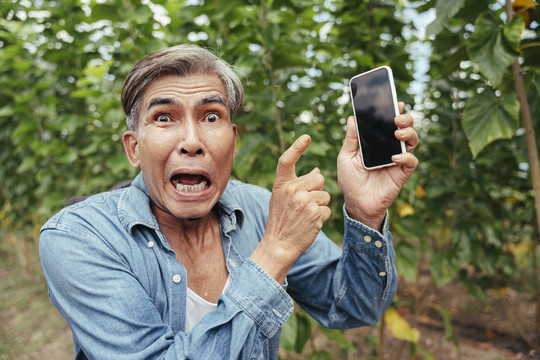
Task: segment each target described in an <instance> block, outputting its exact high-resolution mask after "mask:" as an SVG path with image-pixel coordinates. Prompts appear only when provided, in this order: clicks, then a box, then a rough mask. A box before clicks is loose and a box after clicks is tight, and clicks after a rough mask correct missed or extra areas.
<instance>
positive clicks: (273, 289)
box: [223, 259, 294, 337]
mask: <svg viewBox="0 0 540 360" xmlns="http://www.w3.org/2000/svg"><path fill="white" fill-rule="evenodd" d="M247 289H249V290H247ZM223 296H224V297H227V298H228V299H230V300H231V301H233V302H234V303H235V304H237V305H238V306H239V307H240V308H241V309H242V310H243V311H244V312H245V313H246V314H247V315H248V316H249V317H250V318H251V319H253V321H254V322H255V323H256V324H257V326H258V327H259V328H260V329H261V331H262V332H263V333H264V334H265V336H267V337H273V336H274V335H275V334H276V333H277V332H278V331H279V330H280V329H281V326H282V325H283V323H284V322H285V321H286V320H287V319H288V318H289V317H290V316H291V314H292V311H293V308H294V304H293V301H292V299H291V298H290V296H289V295H288V294H287V292H286V291H285V289H283V287H282V286H281V285H279V284H278V283H277V282H276V281H275V280H274V279H273V278H272V277H271V276H270V275H269V274H268V273H267V272H266V271H264V270H263V269H262V268H261V267H260V266H259V265H257V264H256V263H255V262H254V261H252V260H251V259H247V260H246V262H245V263H244V264H243V265H242V268H241V269H240V270H239V271H238V272H237V274H236V277H235V281H233V282H231V284H230V285H229V287H228V288H227V290H226V291H225V293H224V294H223Z"/></svg>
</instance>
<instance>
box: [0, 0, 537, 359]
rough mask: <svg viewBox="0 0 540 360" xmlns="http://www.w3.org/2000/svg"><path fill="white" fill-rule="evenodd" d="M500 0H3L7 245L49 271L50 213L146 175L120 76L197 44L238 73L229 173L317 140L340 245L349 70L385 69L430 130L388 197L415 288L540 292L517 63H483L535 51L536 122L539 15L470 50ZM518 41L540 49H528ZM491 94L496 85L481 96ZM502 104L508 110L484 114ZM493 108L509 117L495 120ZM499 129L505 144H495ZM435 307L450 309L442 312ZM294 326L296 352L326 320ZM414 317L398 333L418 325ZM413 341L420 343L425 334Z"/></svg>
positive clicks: (422, 128) (242, 174) (11, 254)
mask: <svg viewBox="0 0 540 360" xmlns="http://www.w3.org/2000/svg"><path fill="white" fill-rule="evenodd" d="M530 3H533V4H534V2H532V1H530ZM445 4H446V5H445ZM448 4H453V5H452V6H449V5H448ZM503 5H504V4H502V2H500V1H488V0H460V1H456V2H444V1H443V0H439V1H401V0H398V1H378V0H348V1H346V0H333V1H329V0H313V1H311V0H310V1H306V0H260V1H258V2H255V1H240V0H227V1H203V0H189V1H175V0H154V1H152V2H150V1H148V0H146V1H144V0H143V1H135V0H102V1H98V0H65V1H47V0H20V1H18V0H8V1H3V2H1V3H0V14H1V18H0V124H1V126H0V147H1V151H0V163H1V164H2V165H1V167H0V185H1V186H0V203H2V209H1V210H0V221H1V223H2V230H1V234H0V235H1V237H2V239H1V240H0V259H1V260H2V262H4V263H5V264H7V265H6V266H9V267H22V268H25V269H26V270H27V271H28V272H29V274H30V275H29V276H30V277H31V278H32V277H33V278H34V279H36V280H37V281H40V280H41V277H40V275H39V265H38V264H36V262H37V258H36V244H37V240H38V231H39V227H40V226H41V224H43V222H44V221H45V220H46V219H47V218H48V217H50V216H51V215H52V214H54V212H56V211H57V210H59V209H60V208H61V207H63V206H65V205H66V203H67V199H68V198H69V197H70V196H75V195H83V194H92V193H96V192H100V191H105V190H107V189H108V188H110V187H111V186H112V185H114V184H115V183H117V182H119V181H122V180H125V179H127V178H132V177H133V176H134V175H135V171H134V170H133V169H131V168H130V166H129V163H128V162H127V161H126V159H125V155H124V153H123V149H122V145H121V134H122V132H123V130H124V129H125V118H124V115H123V112H122V109H121V106H120V101H119V96H120V89H121V86H122V81H123V79H124V78H125V76H126V75H127V72H128V71H129V70H130V69H131V67H132V66H133V65H134V63H135V62H136V61H137V60H138V59H140V58H141V57H142V56H144V55H145V54H147V53H149V52H151V51H154V50H157V49H160V48H163V47H166V46H170V45H174V44H178V43H186V42H193V43H197V44H200V45H201V46H206V47H209V48H211V49H213V50H215V51H216V52H217V53H218V54H219V55H220V56H221V57H223V58H224V59H225V60H227V61H229V62H231V63H233V64H234V65H235V66H236V68H237V69H238V70H239V72H240V74H241V76H242V80H243V82H244V86H245V92H246V98H245V103H244V106H243V109H242V111H241V112H240V114H239V115H238V116H237V118H236V119H235V121H236V123H237V124H238V127H239V141H238V155H237V159H236V161H235V165H234V168H233V177H235V178H238V179H241V180H244V181H249V182H252V183H256V184H258V185H261V186H265V187H271V185H272V182H273V178H274V173H275V165H276V161H277V158H278V157H279V155H280V154H281V153H282V151H283V150H284V149H285V148H286V147H287V146H288V145H289V144H290V143H291V142H292V141H294V139H295V138H297V137H298V136H299V135H301V134H302V133H308V134H309V135H310V136H311V137H312V144H311V146H310V147H309V148H308V151H307V153H306V154H305V155H304V156H303V157H302V159H301V161H300V163H299V164H298V167H297V171H298V172H299V173H306V172H308V171H310V170H311V169H312V168H313V167H315V166H318V167H319V168H320V169H321V171H322V172H323V174H324V175H325V176H326V190H327V191H328V192H330V194H331V195H332V199H333V200H332V203H331V206H332V209H333V215H332V218H331V220H330V221H328V222H327V223H326V224H325V231H326V232H327V233H328V234H329V235H330V236H331V237H332V238H334V239H336V241H339V239H340V238H341V233H342V215H341V206H342V205H341V204H342V198H341V195H340V193H339V189H338V187H337V182H336V165H335V162H336V157H337V153H338V151H339V149H340V147H341V142H342V139H343V137H344V125H345V121H346V118H347V116H349V114H350V112H351V111H350V110H351V109H350V103H349V94H348V89H347V85H348V79H349V78H351V77H352V76H354V75H356V74H358V73H360V72H362V71H365V70H368V69H371V68H373V67H376V66H380V65H389V66H390V67H391V68H392V69H393V72H394V77H395V82H396V87H397V93H398V97H399V99H400V100H401V101H404V102H406V103H407V104H408V108H407V109H408V111H410V112H412V113H413V114H414V116H415V120H416V121H417V122H416V124H417V125H416V128H417V131H418V133H419V134H420V137H421V146H420V147H419V149H418V150H417V156H418V157H419V159H420V166H419V169H418V171H417V172H416V173H415V175H414V176H413V177H412V178H411V179H410V180H409V181H408V183H407V184H406V187H405V189H404V190H403V191H402V193H401V195H400V197H399V199H398V200H397V201H396V203H395V204H394V205H393V206H392V208H391V209H390V213H391V220H392V223H391V227H392V230H393V233H394V237H395V242H396V251H397V263H398V271H399V273H400V275H401V276H402V278H403V279H404V281H408V282H411V283H412V284H413V285H418V286H420V285H419V283H418V282H417V280H418V278H419V276H420V274H421V272H422V270H423V269H424V270H425V269H427V272H428V274H429V277H430V285H429V286H426V287H425V289H429V291H436V289H437V287H440V286H442V285H444V284H446V283H448V282H450V281H453V280H456V279H460V280H461V281H462V282H463V283H464V284H465V285H466V286H467V287H468V288H469V290H470V291H471V293H474V294H475V295H476V296H478V297H480V298H483V299H484V300H486V301H487V299H488V294H489V290H490V289H494V288H497V289H501V288H502V289H504V288H506V287H507V286H509V285H510V284H512V285H513V286H514V287H518V288H519V289H521V290H523V291H524V292H525V293H528V294H530V296H531V297H535V296H538V288H537V284H535V282H536V280H537V279H536V278H537V274H535V268H536V265H537V264H536V263H537V260H536V251H537V249H536V245H535V244H536V243H535V241H536V240H535V239H536V238H537V237H538V232H537V224H536V222H535V212H534V195H533V193H532V191H531V188H532V185H531V182H530V171H529V169H530V166H529V159H528V157H527V151H526V145H525V141H524V136H523V131H522V130H520V125H519V115H518V114H517V113H516V112H517V111H519V105H518V104H517V101H516V100H515V93H512V91H511V88H512V73H511V72H510V71H509V70H508V64H509V63H508V64H497V63H496V64H492V67H491V68H490V69H489V70H488V71H482V69H483V67H482V66H478V63H482V61H483V60H486V59H492V58H496V59H499V56H502V55H505V56H507V57H508V59H509V60H513V59H515V58H517V57H518V56H521V57H522V58H523V59H524V61H523V62H522V64H523V65H522V69H523V71H524V74H525V80H526V86H527V91H528V99H529V103H530V105H531V114H532V118H533V119H534V121H535V126H536V127H537V126H538V119H539V118H540V101H539V95H538V94H539V91H540V82H539V80H538V76H539V74H538V65H539V64H538V61H536V62H534V61H533V59H538V57H537V55H538V54H537V53H535V52H534V49H536V45H534V44H535V41H536V42H538V40H537V39H538V28H537V26H536V25H537V23H534V22H533V24H532V27H531V26H530V27H529V28H527V29H526V30H523V23H521V24H518V25H519V26H515V25H514V29H517V30H515V31H514V32H515V33H516V34H517V38H516V35H515V36H514V42H515V43H516V44H514V45H515V46H514V47H512V46H510V48H511V49H510V50H508V49H506V50H504V49H503V50H497V48H496V47H488V48H489V49H492V50H493V52H491V53H485V54H480V55H478V54H477V53H474V51H472V55H473V56H471V48H473V49H474V45H475V42H474V41H475V37H478V36H480V35H482V31H480V30H478V29H481V26H480V27H479V26H477V25H479V23H476V21H477V19H479V18H480V17H481V16H485V17H486V18H487V17H488V16H493V18H494V19H495V20H493V21H492V22H491V23H489V24H492V25H493V24H495V25H493V26H495V27H496V28H497V29H499V28H500V29H503V28H504V26H503V25H502V24H503V20H504V6H503ZM411 9H415V10H416V11H418V12H432V13H433V12H434V11H435V12H436V15H437V17H436V18H435V21H433V23H431V24H430V26H429V27H428V29H427V31H428V37H427V38H426V40H425V43H429V44H430V45H431V53H432V55H431V58H430V64H429V65H430V67H429V73H428V78H427V85H426V88H425V92H424V93H423V94H418V93H413V91H412V90H411V89H412V88H411V82H412V81H413V77H412V74H413V72H414V69H415V63H414V62H413V58H415V57H417V56H418V53H417V50H416V49H417V45H418V43H417V42H416V41H417V40H418V38H417V35H418V33H417V31H416V29H415V28H414V25H413V23H412V22H411V20H410V17H407V16H405V14H406V13H407V12H408V11H410V10H411ZM486 13H488V14H491V15H484V14H486ZM475 25H476V26H475ZM507 28H509V27H507ZM477 30H478V31H477ZM518 30H520V31H518ZM497 31H498V30H497ZM500 31H502V32H503V33H504V34H507V33H509V32H511V31H510V30H508V31H507V30H504V31H506V32H504V31H503V30H500ZM490 32H492V29H486V30H485V31H484V34H485V33H490ZM510 37H511V36H510ZM502 39H503V40H502V41H506V40H505V39H507V38H505V37H504V36H503V38H502ZM478 41H480V42H481V43H486V40H484V39H483V38H480V40H478ZM471 43H472V45H471ZM524 44H529V45H528V46H525V47H523V50H521V49H520V46H523V45H524ZM530 44H532V45H530ZM497 51H499V52H497ZM512 51H514V53H512ZM508 54H510V55H508ZM486 74H487V75H486ZM492 74H497V77H496V78H494V77H492ZM479 89H482V90H479ZM509 89H510V90H509ZM481 94H483V95H482V96H483V97H484V99H480V100H478V98H477V97H476V95H481ZM471 99H473V100H471ZM469 100H470V101H469ZM485 104H488V106H486V105H485ZM492 109H495V111H496V113H494V114H493V113H491V116H487V115H486V114H490V113H489V111H490V110H492ZM473 110H476V113H477V114H476V117H475V116H474V113H475V112H474V111H473ZM471 114H472V115H471ZM492 118H497V119H501V121H500V122H499V123H495V124H494V123H491V122H489V119H492ZM463 119H465V120H463ZM467 119H469V120H468V121H467ZM471 124H472V125H474V124H481V125H482V128H484V129H496V128H503V129H504V131H503V135H504V136H502V135H497V136H492V134H490V133H480V134H478V132H477V133H474V134H476V137H474V136H473V137H471V133H470V132H469V133H468V132H467V129H468V128H470V126H471ZM501 124H502V125H501ZM500 138H505V140H501V141H496V142H493V141H495V140H497V139H500ZM36 265H37V266H36ZM425 289H420V290H422V291H423V290H425ZM43 291H45V290H44V289H43ZM422 291H420V293H424V292H422ZM422 301H423V300H422V298H416V299H414V301H413V302H412V303H411V302H410V301H409V300H405V299H403V298H400V297H399V296H398V297H397V298H396V301H395V308H397V309H399V308H402V307H410V308H413V309H420V308H421V307H420V306H419V304H420V305H421V304H422ZM440 312H441V316H443V317H444V318H445V319H446V317H447V314H448V312H447V311H446V310H445V309H441V310H440ZM385 319H386V320H387V323H388V324H395V323H396V321H397V320H392V319H398V320H399V319H401V318H400V315H399V313H397V312H390V313H389V315H388V316H387V317H385ZM445 324H447V325H448V324H449V323H448V322H447V323H445ZM287 326H288V328H287V329H286V330H285V331H286V334H287V339H286V341H285V342H284V343H283V344H282V345H283V346H284V347H285V348H286V349H287V350H289V351H298V350H300V351H301V350H302V348H303V347H304V345H305V343H306V341H307V339H308V338H309V336H310V334H311V332H312V330H313V329H314V327H315V326H316V325H315V324H312V323H311V322H309V320H307V319H306V317H305V315H304V314H303V313H301V312H298V313H296V314H295V315H294V316H293V318H292V320H291V321H290V322H289V324H288V325H287ZM381 326H384V323H383V324H382V325H381ZM405 328H406V330H403V328H401V330H400V331H398V332H401V333H402V334H403V333H404V332H405V333H407V332H412V330H414V329H411V328H409V327H407V326H405ZM448 329H449V336H450V337H451V331H450V330H451V329H450V325H448ZM412 333H414V332H412ZM340 334H341V333H339V332H327V333H326V335H327V336H328V337H329V338H331V339H333V341H334V342H336V343H338V344H340V346H341V347H342V348H343V349H344V351H345V352H347V351H351V346H352V348H354V346H356V345H357V344H355V345H351V344H350V343H347V342H346V341H345V340H344V338H342V337H341V335H340ZM403 340H404V341H405V342H406V343H407V344H411V347H412V349H413V350H412V351H413V352H415V351H417V350H418V349H417V348H416V346H417V342H418V338H417V337H416V336H412V337H411V336H408V337H407V336H405V337H404V339H403ZM528 341H530V342H531V343H536V342H537V341H538V340H537V338H536V337H531V338H530V339H528ZM379 342H380V343H382V339H380V340H379ZM0 345H1V344H0ZM0 349H1V346H0ZM420 350H421V349H420ZM312 355H313V354H312ZM316 356H320V357H322V358H324V356H326V355H325V354H324V353H317V354H315V355H313V357H314V358H316Z"/></svg>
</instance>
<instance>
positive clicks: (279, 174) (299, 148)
mask: <svg viewBox="0 0 540 360" xmlns="http://www.w3.org/2000/svg"><path fill="white" fill-rule="evenodd" d="M310 142H311V138H310V137H309V135H305V134H304V135H302V136H300V137H299V138H298V139H296V141H295V142H294V143H293V144H292V145H291V146H290V147H289V148H288V149H287V150H285V152H284V153H283V154H282V155H281V157H280V158H279V161H278V165H277V168H276V182H278V180H281V181H287V180H292V179H295V178H296V170H295V165H296V162H297V161H298V159H300V156H302V154H303V153H304V151H305V150H306V149H307V147H308V145H309V143H310Z"/></svg>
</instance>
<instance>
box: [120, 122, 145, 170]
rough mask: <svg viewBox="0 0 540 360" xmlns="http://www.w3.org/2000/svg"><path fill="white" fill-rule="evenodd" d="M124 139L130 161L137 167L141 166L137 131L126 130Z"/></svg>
mask: <svg viewBox="0 0 540 360" xmlns="http://www.w3.org/2000/svg"><path fill="white" fill-rule="evenodd" d="M122 141H123V142H124V150H125V151H126V155H127V158H128V160H129V163H130V164H131V166H133V167H134V168H135V169H137V168H138V167H140V166H141V162H140V159H139V143H138V140H137V133H136V132H135V131H132V130H129V131H126V132H125V133H124V135H123V136H122Z"/></svg>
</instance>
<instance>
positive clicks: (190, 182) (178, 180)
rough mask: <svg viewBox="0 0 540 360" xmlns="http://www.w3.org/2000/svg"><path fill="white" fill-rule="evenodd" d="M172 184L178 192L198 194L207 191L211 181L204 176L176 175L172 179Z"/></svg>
mask: <svg viewBox="0 0 540 360" xmlns="http://www.w3.org/2000/svg"><path fill="white" fill-rule="evenodd" d="M171 183H172V184H173V186H174V187H175V188H176V190H178V191H183V192H197V191H203V190H204V189H206V188H207V187H208V186H209V185H210V180H208V179H207V178H206V177H205V176H203V175H192V174H176V175H174V176H173V177H172V178H171Z"/></svg>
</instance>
